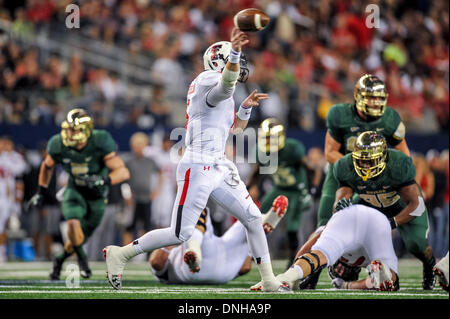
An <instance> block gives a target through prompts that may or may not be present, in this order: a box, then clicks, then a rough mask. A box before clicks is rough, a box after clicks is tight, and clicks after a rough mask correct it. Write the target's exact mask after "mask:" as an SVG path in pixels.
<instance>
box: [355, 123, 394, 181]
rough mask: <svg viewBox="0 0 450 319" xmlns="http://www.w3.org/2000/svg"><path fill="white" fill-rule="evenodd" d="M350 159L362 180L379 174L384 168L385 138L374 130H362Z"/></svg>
mask: <svg viewBox="0 0 450 319" xmlns="http://www.w3.org/2000/svg"><path fill="white" fill-rule="evenodd" d="M352 159H353V166H354V168H355V171H356V173H357V174H358V175H359V176H360V177H361V178H362V179H363V181H367V179H370V178H374V177H375V176H378V175H380V174H381V173H382V172H383V170H384V169H385V168H386V159H387V144H386V140H385V139H384V137H383V136H381V135H379V134H378V133H377V132H375V131H367V132H363V133H362V134H360V135H359V136H358V138H357V140H356V143H355V148H354V150H353V152H352Z"/></svg>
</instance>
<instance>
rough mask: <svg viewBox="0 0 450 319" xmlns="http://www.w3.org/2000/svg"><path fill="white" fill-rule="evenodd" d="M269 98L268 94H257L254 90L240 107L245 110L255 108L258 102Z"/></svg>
mask: <svg viewBox="0 0 450 319" xmlns="http://www.w3.org/2000/svg"><path fill="white" fill-rule="evenodd" d="M268 98H269V94H267V93H257V90H254V91H253V92H252V93H251V94H250V95H249V96H247V98H246V99H245V100H244V101H243V102H242V105H243V106H244V107H246V108H249V107H255V106H258V105H259V101H261V100H266V99H268Z"/></svg>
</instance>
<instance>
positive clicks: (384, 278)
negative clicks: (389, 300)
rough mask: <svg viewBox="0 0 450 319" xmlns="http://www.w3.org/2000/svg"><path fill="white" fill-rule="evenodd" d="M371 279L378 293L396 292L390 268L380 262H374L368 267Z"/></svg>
mask: <svg viewBox="0 0 450 319" xmlns="http://www.w3.org/2000/svg"><path fill="white" fill-rule="evenodd" d="M367 271H368V272H369V278H370V280H371V281H372V284H373V287H374V288H375V289H377V290H378V291H394V282H393V281H392V273H391V270H390V268H389V267H388V266H387V265H386V264H383V263H382V262H381V261H380V260H372V262H371V263H370V264H369V266H367Z"/></svg>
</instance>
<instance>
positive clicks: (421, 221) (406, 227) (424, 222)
mask: <svg viewBox="0 0 450 319" xmlns="http://www.w3.org/2000/svg"><path fill="white" fill-rule="evenodd" d="M397 229H398V232H399V233H400V236H401V237H402V240H403V243H404V244H405V247H406V250H408V252H410V253H411V254H413V255H414V256H415V257H417V258H418V259H420V260H422V261H423V258H425V257H424V252H425V250H426V249H427V246H428V239H427V236H428V212H427V210H425V212H424V213H423V214H422V216H419V217H416V218H414V219H413V220H412V221H410V222H409V223H407V224H403V225H400V226H398V228H397ZM426 259H428V258H426Z"/></svg>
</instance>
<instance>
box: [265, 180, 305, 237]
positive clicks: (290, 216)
mask: <svg viewBox="0 0 450 319" xmlns="http://www.w3.org/2000/svg"><path fill="white" fill-rule="evenodd" d="M279 195H284V196H286V197H287V198H288V201H289V204H288V208H287V211H286V214H287V215H286V218H287V231H288V232H295V233H297V231H298V229H299V227H300V221H301V218H302V214H303V211H305V210H306V209H308V205H309V202H310V201H309V200H308V197H310V196H309V194H308V195H306V196H305V195H304V194H302V193H301V192H300V191H297V190H283V189H280V188H278V187H274V188H273V189H272V191H270V192H269V193H267V194H266V195H264V197H263V198H262V201H261V213H263V214H266V213H267V212H268V211H269V209H270V208H271V207H272V202H273V201H274V199H275V198H276V197H277V196H279Z"/></svg>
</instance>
